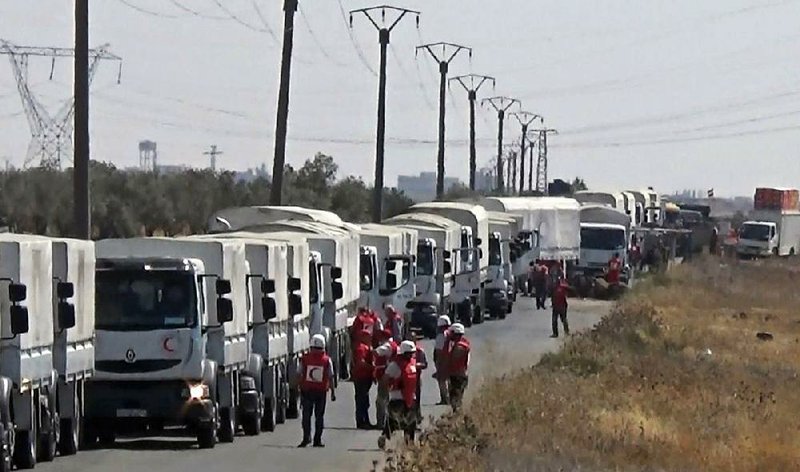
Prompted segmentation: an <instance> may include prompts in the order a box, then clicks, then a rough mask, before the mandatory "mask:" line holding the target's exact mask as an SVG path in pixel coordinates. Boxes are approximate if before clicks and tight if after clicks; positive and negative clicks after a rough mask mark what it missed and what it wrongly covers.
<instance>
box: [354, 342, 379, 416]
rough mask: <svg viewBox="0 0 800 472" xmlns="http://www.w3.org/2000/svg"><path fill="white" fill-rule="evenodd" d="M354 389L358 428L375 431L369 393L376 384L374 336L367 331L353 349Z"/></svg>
mask: <svg viewBox="0 0 800 472" xmlns="http://www.w3.org/2000/svg"><path fill="white" fill-rule="evenodd" d="M352 373H353V387H354V389H355V402H356V428H358V429H374V425H372V424H371V423H370V422H369V391H370V389H371V388H372V384H373V383H374V382H375V378H374V375H375V367H374V363H373V352H372V334H371V333H370V332H369V331H367V330H366V329H363V330H361V331H360V332H359V333H358V336H357V337H356V343H355V348H353V368H352Z"/></svg>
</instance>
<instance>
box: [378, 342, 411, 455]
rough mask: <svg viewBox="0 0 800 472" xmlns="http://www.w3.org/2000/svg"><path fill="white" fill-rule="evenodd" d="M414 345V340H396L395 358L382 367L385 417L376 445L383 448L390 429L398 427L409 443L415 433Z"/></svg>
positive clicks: (395, 429)
mask: <svg viewBox="0 0 800 472" xmlns="http://www.w3.org/2000/svg"><path fill="white" fill-rule="evenodd" d="M416 352H417V345H416V343H414V341H403V342H402V343H400V348H399V353H398V355H397V357H395V359H394V360H393V361H392V362H391V363H390V364H389V366H388V367H386V373H385V374H384V376H383V379H382V383H384V384H386V386H387V389H388V390H389V406H388V420H387V421H386V425H385V427H384V429H383V434H382V435H381V437H380V438H378V446H380V447H381V448H383V447H384V446H385V445H386V441H387V440H389V439H391V437H392V433H393V432H394V431H398V430H402V431H403V433H404V436H405V439H406V442H413V441H414V437H415V435H416V432H417V414H416V411H415V404H416V403H417V396H416V392H417V381H418V380H419V378H418V372H417V365H416V364H417V363H416V360H415V355H416Z"/></svg>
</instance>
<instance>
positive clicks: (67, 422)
mask: <svg viewBox="0 0 800 472" xmlns="http://www.w3.org/2000/svg"><path fill="white" fill-rule="evenodd" d="M73 403H74V405H73V406H72V418H61V424H60V425H59V426H60V427H61V434H60V435H59V436H60V437H59V440H58V452H59V453H60V454H61V455H62V456H72V455H75V454H76V453H77V452H78V445H79V444H80V439H81V422H82V421H81V404H80V399H79V398H78V395H74V396H73Z"/></svg>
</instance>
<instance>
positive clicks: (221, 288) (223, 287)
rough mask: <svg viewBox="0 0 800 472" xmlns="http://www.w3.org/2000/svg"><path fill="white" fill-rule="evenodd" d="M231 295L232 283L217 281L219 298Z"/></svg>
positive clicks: (222, 280)
mask: <svg viewBox="0 0 800 472" xmlns="http://www.w3.org/2000/svg"><path fill="white" fill-rule="evenodd" d="M229 293H231V281H230V280H225V279H217V296H222V295H227V294H229Z"/></svg>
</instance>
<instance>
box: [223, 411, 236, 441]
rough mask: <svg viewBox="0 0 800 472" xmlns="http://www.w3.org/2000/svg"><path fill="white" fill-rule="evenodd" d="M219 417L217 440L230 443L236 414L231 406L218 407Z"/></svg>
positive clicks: (233, 433)
mask: <svg viewBox="0 0 800 472" xmlns="http://www.w3.org/2000/svg"><path fill="white" fill-rule="evenodd" d="M219 417H220V425H219V442H224V443H232V442H233V437H234V436H235V435H236V415H235V414H234V413H233V408H231V407H225V408H220V410H219Z"/></svg>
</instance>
